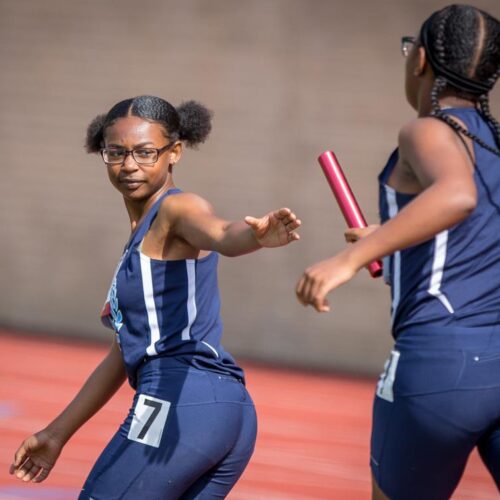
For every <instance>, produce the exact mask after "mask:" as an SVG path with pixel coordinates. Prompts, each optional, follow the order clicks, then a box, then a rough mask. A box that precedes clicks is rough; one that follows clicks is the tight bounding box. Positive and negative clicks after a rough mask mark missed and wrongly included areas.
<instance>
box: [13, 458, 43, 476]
mask: <svg viewBox="0 0 500 500" xmlns="http://www.w3.org/2000/svg"><path fill="white" fill-rule="evenodd" d="M40 469H41V467H39V466H38V465H36V464H34V463H33V461H32V460H31V458H29V457H28V458H27V459H26V460H25V461H24V462H23V463H21V464H20V465H19V466H17V467H15V469H14V471H13V472H14V475H15V476H16V477H17V478H18V479H20V480H21V481H24V482H28V481H31V480H32V479H33V478H34V477H35V476H36V475H37V474H38V473H39V472H40Z"/></svg>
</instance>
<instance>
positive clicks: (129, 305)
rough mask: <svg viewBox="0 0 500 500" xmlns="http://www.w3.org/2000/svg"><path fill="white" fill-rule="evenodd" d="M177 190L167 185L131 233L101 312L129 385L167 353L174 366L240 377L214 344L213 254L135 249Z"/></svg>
mask: <svg viewBox="0 0 500 500" xmlns="http://www.w3.org/2000/svg"><path fill="white" fill-rule="evenodd" d="M180 192H181V191H180V190H179V189H171V190H169V191H168V192H167V193H165V194H164V195H162V196H161V197H160V198H159V199H158V200H157V201H156V202H155V203H154V205H153V206H152V207H151V209H150V210H149V211H148V213H147V214H146V216H145V217H144V219H143V220H142V222H141V223H140V224H139V226H138V227H137V229H136V230H135V231H134V233H133V234H132V236H131V238H130V240H129V242H128V243H127V245H126V246H125V250H124V253H123V255H122V258H121V259H120V261H119V263H118V266H117V268H116V271H115V275H114V277H113V280H112V283H111V287H110V289H109V292H108V296H107V299H106V303H105V305H104V308H103V311H102V313H101V318H102V320H103V323H104V324H105V325H106V326H108V327H110V328H112V329H113V330H114V331H115V332H116V335H117V338H118V342H119V344H120V348H121V351H122V354H123V358H124V361H125V366H126V370H127V375H128V378H129V382H130V385H131V386H132V387H134V388H135V387H136V382H137V381H136V373H137V369H138V368H139V367H140V365H141V364H142V363H144V362H146V361H147V360H148V359H151V358H155V357H158V356H161V357H171V358H172V359H173V361H175V363H176V364H177V366H178V363H179V362H181V363H185V364H186V365H189V366H195V367H197V368H200V369H205V370H211V371H215V372H220V373H223V374H226V375H232V376H234V377H236V378H238V379H240V380H242V381H243V379H244V375H243V371H242V370H241V368H240V367H238V366H237V365H236V363H235V361H234V359H233V358H232V357H231V356H230V355H229V354H228V353H227V352H225V351H224V349H223V347H222V346H221V344H220V342H221V336H222V321H221V317H220V298H219V289H218V283H217V263H218V254H217V253H216V252H211V253H210V254H209V255H207V256H206V257H203V258H200V259H184V260H157V259H152V258H150V257H147V256H146V255H144V254H143V253H142V252H141V245H142V240H143V239H144V236H145V235H146V233H147V232H148V231H149V229H150V227H151V224H152V223H153V221H154V219H155V217H156V215H157V213H158V210H159V208H160V205H161V203H162V201H163V200H164V199H165V197H167V196H173V195H175V194H177V193H180ZM174 358H175V359H174Z"/></svg>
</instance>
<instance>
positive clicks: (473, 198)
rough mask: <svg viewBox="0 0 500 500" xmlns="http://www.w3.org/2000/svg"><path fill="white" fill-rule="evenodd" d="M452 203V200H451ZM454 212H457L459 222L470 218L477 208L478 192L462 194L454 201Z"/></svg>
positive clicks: (454, 198)
mask: <svg viewBox="0 0 500 500" xmlns="http://www.w3.org/2000/svg"><path fill="white" fill-rule="evenodd" d="M450 201H451V200H450ZM452 203H453V209H454V212H456V214H457V217H458V218H459V221H462V220H464V219H466V218H467V217H469V215H471V214H472V212H474V210H475V209H476V207H477V192H476V191H475V190H474V192H470V193H460V194H458V193H457V195H456V196H454V197H453V200H452Z"/></svg>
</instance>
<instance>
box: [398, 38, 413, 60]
mask: <svg viewBox="0 0 500 500" xmlns="http://www.w3.org/2000/svg"><path fill="white" fill-rule="evenodd" d="M416 43H417V39H416V38H415V37H414V36H402V37H401V54H403V56H404V57H408V55H409V54H410V51H411V49H412V47H413V46H414V45H415V44H416Z"/></svg>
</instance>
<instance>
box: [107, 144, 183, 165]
mask: <svg viewBox="0 0 500 500" xmlns="http://www.w3.org/2000/svg"><path fill="white" fill-rule="evenodd" d="M174 144H175V141H173V142H169V143H168V144H167V145H166V146H163V147H162V148H135V149H125V148H117V147H111V148H102V149H101V156H102V159H103V160H104V163H106V165H122V164H123V163H124V162H125V160H126V159H127V156H128V155H132V158H133V159H134V161H135V162H136V163H137V164H138V165H153V164H154V163H156V162H157V161H158V158H159V157H160V155H161V154H162V153H164V152H165V151H167V150H169V149H170V148H171V147H172V146H173V145H174Z"/></svg>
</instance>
